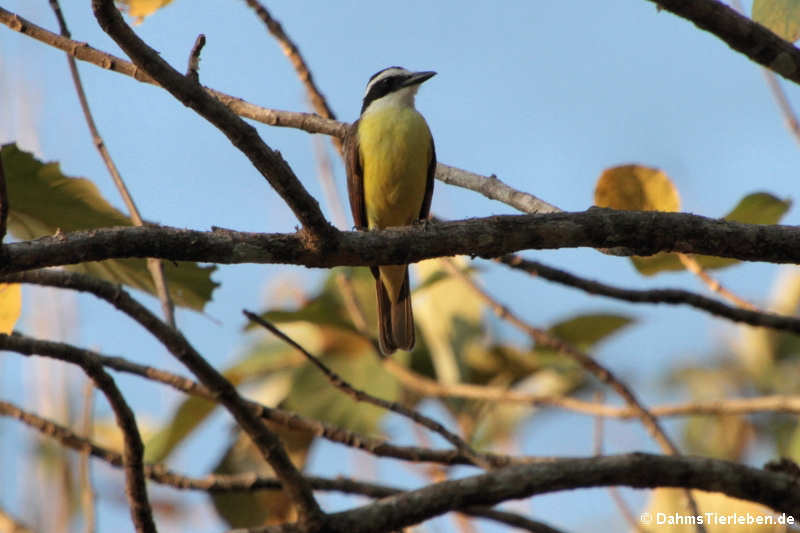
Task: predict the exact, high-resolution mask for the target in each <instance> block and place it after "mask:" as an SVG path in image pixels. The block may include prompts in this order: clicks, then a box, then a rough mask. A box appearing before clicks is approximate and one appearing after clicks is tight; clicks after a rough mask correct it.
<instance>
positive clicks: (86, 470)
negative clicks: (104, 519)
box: [78, 381, 97, 533]
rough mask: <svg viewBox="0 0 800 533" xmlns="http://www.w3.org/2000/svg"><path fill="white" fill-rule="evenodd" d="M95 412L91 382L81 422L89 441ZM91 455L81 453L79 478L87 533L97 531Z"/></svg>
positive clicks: (85, 389) (87, 385)
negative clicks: (90, 463)
mask: <svg viewBox="0 0 800 533" xmlns="http://www.w3.org/2000/svg"><path fill="white" fill-rule="evenodd" d="M93 410H94V385H93V384H92V382H91V381H87V382H86V385H85V386H84V388H83V412H82V413H81V422H80V434H81V435H82V436H83V438H85V439H87V440H88V439H91V437H92V425H93V420H92V419H93V417H92V411H93ZM90 455H91V450H90V449H88V448H84V450H83V451H82V452H81V456H80V462H79V465H78V476H79V478H80V486H81V507H82V509H83V518H84V520H85V521H86V524H85V528H84V531H85V532H86V533H94V532H95V531H96V529H97V527H96V523H95V504H94V489H93V488H92V474H91V470H90V466H89V456H90Z"/></svg>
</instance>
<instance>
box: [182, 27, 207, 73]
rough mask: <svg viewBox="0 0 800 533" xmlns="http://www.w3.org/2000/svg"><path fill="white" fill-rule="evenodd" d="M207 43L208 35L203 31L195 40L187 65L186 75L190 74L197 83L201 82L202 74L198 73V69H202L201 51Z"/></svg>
mask: <svg viewBox="0 0 800 533" xmlns="http://www.w3.org/2000/svg"><path fill="white" fill-rule="evenodd" d="M205 45H206V36H205V35H203V34H202V33H201V34H200V35H198V36H197V39H196V40H195V41H194V46H192V51H191V52H189V65H188V66H187V67H186V76H188V77H189V78H190V79H191V80H192V81H193V82H195V83H200V74H199V73H198V70H199V69H200V52H201V51H202V50H203V47H204V46H205Z"/></svg>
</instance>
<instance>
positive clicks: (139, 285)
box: [0, 144, 218, 311]
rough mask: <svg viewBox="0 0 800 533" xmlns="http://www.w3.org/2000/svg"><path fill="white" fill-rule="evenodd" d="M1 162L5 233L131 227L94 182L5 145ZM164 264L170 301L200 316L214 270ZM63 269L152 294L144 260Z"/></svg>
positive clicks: (29, 235)
mask: <svg viewBox="0 0 800 533" xmlns="http://www.w3.org/2000/svg"><path fill="white" fill-rule="evenodd" d="M0 157H2V160H3V166H4V168H5V172H6V182H7V186H8V196H9V198H10V199H11V201H10V210H9V213H8V230H9V232H10V233H11V235H13V236H14V237H16V238H17V239H23V240H31V239H38V238H39V237H47V236H50V235H55V234H58V233H66V232H71V231H79V230H88V229H96V228H107V227H114V226H132V225H133V223H132V222H131V220H130V217H128V216H126V215H124V214H123V213H121V212H120V211H119V210H118V209H116V208H115V207H113V206H112V205H111V204H109V203H108V202H107V201H106V200H105V199H104V198H103V197H102V195H101V194H100V191H99V190H98V189H97V186H95V184H94V183H92V182H91V181H89V180H87V179H84V178H71V177H68V176H65V175H64V174H62V173H61V170H60V168H59V165H58V163H42V162H40V161H39V160H38V159H36V158H35V157H33V155H32V154H30V153H28V152H23V151H22V150H20V149H19V148H17V146H16V145H15V144H6V145H3V146H2V148H0ZM163 265H164V275H165V276H166V279H167V285H168V286H169V291H170V294H171V295H172V300H173V302H175V304H176V305H180V306H184V307H189V308H191V309H195V310H197V311H202V310H203V307H204V306H205V304H206V303H208V302H209V301H210V300H211V293H212V291H213V290H214V289H215V288H216V287H217V285H218V283H216V282H214V281H211V274H212V273H213V272H214V270H216V267H215V266H199V265H198V264H197V263H191V262H187V261H177V262H173V261H164V262H163ZM64 268H66V269H68V270H74V271H76V272H83V273H85V274H89V275H92V276H95V277H98V278H102V279H105V280H107V281H111V282H113V283H121V284H123V285H128V286H130V287H134V288H136V289H140V290H143V291H146V292H149V293H150V294H156V290H155V287H154V286H153V280H152V278H151V277H150V272H149V271H148V270H147V261H146V260H145V259H110V260H107V261H93V262H88V263H80V264H77V265H70V266H66V267H64Z"/></svg>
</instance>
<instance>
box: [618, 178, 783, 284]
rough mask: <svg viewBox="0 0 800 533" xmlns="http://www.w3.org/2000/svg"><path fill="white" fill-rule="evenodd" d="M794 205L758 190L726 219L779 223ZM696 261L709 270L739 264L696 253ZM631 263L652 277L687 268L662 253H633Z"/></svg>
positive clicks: (672, 256) (642, 272)
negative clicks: (637, 254) (639, 254)
mask: <svg viewBox="0 0 800 533" xmlns="http://www.w3.org/2000/svg"><path fill="white" fill-rule="evenodd" d="M791 206H792V201H791V200H789V199H786V200H781V199H780V198H778V197H777V196H774V195H772V194H770V193H768V192H755V193H751V194H748V195H747V196H745V197H744V198H742V199H741V200H740V201H739V203H738V204H736V207H734V208H733V210H731V212H730V213H728V214H727V215H725V217H724V219H725V220H729V221H731V222H742V223H745V224H777V223H778V222H780V220H781V218H783V215H785V214H786V212H787V211H788V210H789V208H790V207H791ZM693 257H694V258H695V259H696V260H697V262H698V263H699V264H700V266H701V267H703V268H704V269H706V270H717V269H720V268H725V267H729V266H731V265H735V264H738V263H739V261H738V260H736V259H728V258H726V257H714V256H710V255H694V256H693ZM631 262H632V263H633V266H634V267H636V270H638V271H639V273H640V274H643V275H645V276H652V275H654V274H658V273H659V272H664V271H679V270H684V266H683V263H681V262H680V260H679V259H678V257H677V255H676V254H673V253H668V252H660V253H657V254H655V255H650V256H647V257H642V256H633V257H631Z"/></svg>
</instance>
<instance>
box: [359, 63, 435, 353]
mask: <svg viewBox="0 0 800 533" xmlns="http://www.w3.org/2000/svg"><path fill="white" fill-rule="evenodd" d="M435 74H436V73H435V72H427V71H426V72H410V71H408V70H406V69H404V68H401V67H389V68H385V69H383V70H381V71H379V72H377V73H375V74H374V75H373V76H372V77H371V78H370V79H369V81H368V82H367V89H366V92H365V94H364V101H363V104H362V106H361V116H360V117H359V119H358V120H357V121H355V122H354V123H353V125H352V126H350V129H349V131H348V133H347V136H346V138H345V160H346V164H347V190H348V193H349V196H350V209H351V211H352V213H353V220H354V221H355V225H356V228H358V229H382V228H387V227H391V226H407V225H409V224H412V223H413V222H415V221H417V220H422V219H425V218H427V217H428V213H429V212H430V208H431V198H432V196H433V175H434V172H435V171H436V151H435V149H434V145H433V137H432V136H431V132H430V129H429V128H428V124H427V123H426V122H425V119H424V118H423V116H422V115H421V114H420V113H419V112H418V111H417V110H416V109H415V108H414V96H415V95H416V93H417V89H419V86H420V84H421V83H422V82H424V81H426V80H428V79H430V78H432V77H433V76H434V75H435ZM371 270H372V275H373V276H375V286H376V288H377V292H378V330H379V332H380V334H379V336H378V339H379V343H380V348H381V352H383V354H385V355H389V354H391V353H392V352H394V351H395V350H397V349H401V350H411V349H412V348H413V347H414V315H413V313H412V311H411V298H410V296H409V287H408V265H384V266H377V267H371Z"/></svg>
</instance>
